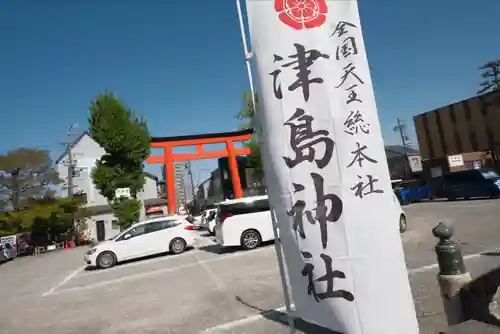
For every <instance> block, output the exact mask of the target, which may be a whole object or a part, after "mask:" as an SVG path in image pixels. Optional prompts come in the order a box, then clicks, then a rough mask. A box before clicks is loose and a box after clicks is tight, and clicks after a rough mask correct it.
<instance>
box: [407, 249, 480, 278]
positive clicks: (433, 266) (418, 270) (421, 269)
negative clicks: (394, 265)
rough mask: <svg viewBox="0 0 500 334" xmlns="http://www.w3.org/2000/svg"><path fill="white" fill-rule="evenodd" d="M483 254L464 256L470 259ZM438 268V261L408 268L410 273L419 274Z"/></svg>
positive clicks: (465, 258)
mask: <svg viewBox="0 0 500 334" xmlns="http://www.w3.org/2000/svg"><path fill="white" fill-rule="evenodd" d="M482 254H483V253H476V254H469V255H465V256H464V257H463V258H464V260H470V259H474V258H477V257H479V256H481V255H482ZM436 268H439V264H437V263H433V264H428V265H425V266H422V267H418V268H414V269H408V275H413V274H418V273H422V272H425V271H429V270H433V269H436Z"/></svg>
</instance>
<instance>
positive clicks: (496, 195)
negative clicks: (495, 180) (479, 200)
mask: <svg viewBox="0 0 500 334" xmlns="http://www.w3.org/2000/svg"><path fill="white" fill-rule="evenodd" d="M488 197H489V198H491V199H495V198H498V191H490V193H489V194H488Z"/></svg>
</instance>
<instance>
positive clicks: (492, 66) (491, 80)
mask: <svg viewBox="0 0 500 334" xmlns="http://www.w3.org/2000/svg"><path fill="white" fill-rule="evenodd" d="M479 70H480V71H481V77H482V78H483V79H484V81H482V82H481V83H480V84H479V87H480V88H479V90H478V91H477V94H478V95H481V94H485V93H490V92H500V59H498V60H493V61H489V62H487V63H486V64H484V65H483V66H481V67H480V68H479Z"/></svg>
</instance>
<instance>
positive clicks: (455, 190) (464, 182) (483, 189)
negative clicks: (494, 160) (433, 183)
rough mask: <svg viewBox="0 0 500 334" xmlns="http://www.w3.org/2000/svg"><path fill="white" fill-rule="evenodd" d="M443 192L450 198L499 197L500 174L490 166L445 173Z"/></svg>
mask: <svg viewBox="0 0 500 334" xmlns="http://www.w3.org/2000/svg"><path fill="white" fill-rule="evenodd" d="M443 192H444V195H445V197H447V198H448V200H456V199H457V198H464V199H469V198H471V197H489V198H498V197H499V196H500V176H499V175H498V173H497V172H496V171H495V170H494V169H490V168H481V169H472V170H465V171H460V172H454V173H445V174H443Z"/></svg>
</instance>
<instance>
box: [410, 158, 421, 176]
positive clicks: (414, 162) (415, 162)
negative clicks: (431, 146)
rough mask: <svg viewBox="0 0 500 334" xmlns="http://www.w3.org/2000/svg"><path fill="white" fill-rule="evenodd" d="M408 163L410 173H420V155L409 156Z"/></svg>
mask: <svg viewBox="0 0 500 334" xmlns="http://www.w3.org/2000/svg"><path fill="white" fill-rule="evenodd" d="M408 160H409V163H410V169H411V171H412V172H414V173H415V172H421V171H422V157H421V156H420V155H410V156H409V157H408Z"/></svg>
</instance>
